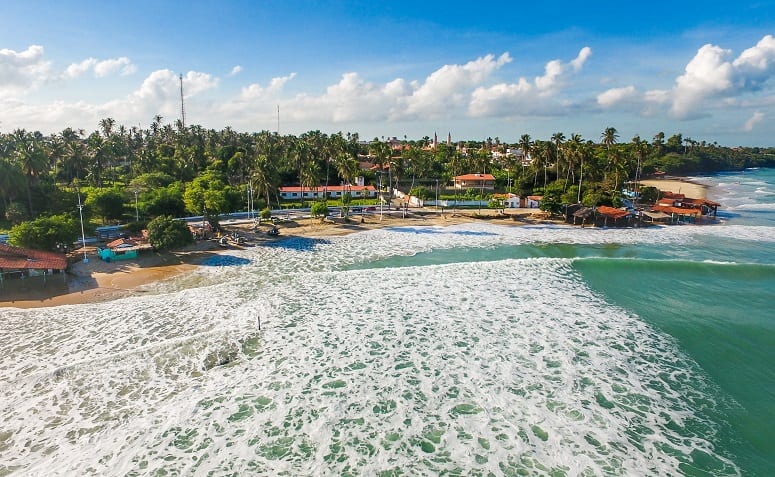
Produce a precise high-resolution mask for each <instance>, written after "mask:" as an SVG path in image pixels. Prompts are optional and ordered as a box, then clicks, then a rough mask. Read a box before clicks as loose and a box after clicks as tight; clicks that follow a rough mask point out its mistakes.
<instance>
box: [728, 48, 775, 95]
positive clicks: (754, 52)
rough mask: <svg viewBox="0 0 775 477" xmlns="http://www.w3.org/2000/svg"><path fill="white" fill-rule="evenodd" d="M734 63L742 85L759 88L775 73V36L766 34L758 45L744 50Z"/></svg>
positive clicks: (747, 87)
mask: <svg viewBox="0 0 775 477" xmlns="http://www.w3.org/2000/svg"><path fill="white" fill-rule="evenodd" d="M732 65H733V66H734V68H735V69H736V70H737V72H738V82H739V84H740V86H741V87H743V88H746V89H752V90H756V89H759V88H760V87H761V86H762V85H763V83H765V82H766V81H767V80H769V79H770V78H772V76H773V74H775V38H774V37H773V36H772V35H766V36H765V37H764V38H762V39H761V40H759V43H757V44H756V46H754V47H751V48H748V49H747V50H745V51H743V52H742V53H741V54H740V56H739V57H737V59H735V61H734V62H733V63H732Z"/></svg>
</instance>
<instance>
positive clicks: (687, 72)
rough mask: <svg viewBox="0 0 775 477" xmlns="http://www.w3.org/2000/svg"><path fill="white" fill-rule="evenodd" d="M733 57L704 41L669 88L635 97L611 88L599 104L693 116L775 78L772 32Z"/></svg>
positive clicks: (733, 101)
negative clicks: (635, 107) (638, 107)
mask: <svg viewBox="0 0 775 477" xmlns="http://www.w3.org/2000/svg"><path fill="white" fill-rule="evenodd" d="M732 57H733V52H732V51H731V50H728V49H724V48H721V47H720V46H717V45H712V44H706V45H703V46H702V47H700V48H699V49H698V50H697V53H696V54H695V55H694V57H693V58H692V59H691V60H689V62H688V63H687V64H686V67H685V68H684V72H683V74H681V75H680V76H678V77H677V78H676V79H675V84H674V85H673V87H672V89H653V90H648V91H646V92H645V93H643V94H642V95H639V94H637V91H636V90H635V89H634V87H632V86H628V87H624V88H613V89H609V90H608V91H605V92H604V93H601V94H600V95H598V97H597V100H598V105H600V106H601V107H603V108H619V109H626V107H627V106H632V105H639V106H640V108H641V112H642V113H643V114H644V115H651V114H656V113H657V112H662V113H667V114H668V115H670V116H671V117H674V118H677V119H696V118H699V117H702V116H704V115H707V114H708V110H709V109H711V108H714V107H723V106H729V105H734V104H740V98H741V97H744V95H746V94H750V93H755V92H757V91H760V90H762V89H763V88H765V87H766V86H767V85H768V84H770V83H771V82H772V79H773V77H775V38H773V36H772V35H766V36H765V37H763V38H762V39H761V40H760V41H759V42H758V43H757V44H756V45H755V46H753V47H751V48H748V49H746V50H745V51H743V52H742V53H741V54H740V55H739V56H738V57H737V58H734V59H733V58H732ZM630 88H632V89H630ZM754 104H755V102H754ZM749 105H750V102H749Z"/></svg>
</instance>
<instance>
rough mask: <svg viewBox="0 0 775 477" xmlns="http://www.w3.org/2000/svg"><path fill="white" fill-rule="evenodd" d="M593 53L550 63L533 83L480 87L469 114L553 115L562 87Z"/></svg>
mask: <svg viewBox="0 0 775 477" xmlns="http://www.w3.org/2000/svg"><path fill="white" fill-rule="evenodd" d="M591 54H592V49H591V48H589V47H586V46H585V47H584V48H582V49H581V50H580V51H579V54H578V55H577V56H576V58H574V59H573V60H571V61H569V62H567V63H563V62H562V61H560V60H552V61H549V62H548V63H547V64H546V66H545V67H544V74H543V76H537V77H536V78H535V79H534V80H533V82H530V81H528V80H527V79H525V78H519V80H517V82H516V83H500V84H496V85H493V86H489V87H486V86H480V87H478V88H476V89H475V90H474V91H473V93H472V95H471V102H470V104H469V108H468V111H469V113H470V114H471V115H473V116H479V117H481V116H509V115H515V114H520V115H524V114H536V113H538V114H554V112H556V111H557V109H558V107H559V106H560V105H559V104H558V103H557V102H554V101H553V100H552V99H553V97H555V96H556V95H557V94H558V93H559V92H560V91H561V90H562V89H563V88H564V87H565V86H566V83H567V81H568V78H569V77H570V75H571V74H572V73H576V72H578V71H580V70H581V68H582V67H583V66H584V63H585V62H586V61H587V58H589V56H590V55H591Z"/></svg>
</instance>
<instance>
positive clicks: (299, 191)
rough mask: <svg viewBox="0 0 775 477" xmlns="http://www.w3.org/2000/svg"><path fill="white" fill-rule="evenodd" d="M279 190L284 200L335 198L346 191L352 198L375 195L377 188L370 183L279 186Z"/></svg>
mask: <svg viewBox="0 0 775 477" xmlns="http://www.w3.org/2000/svg"><path fill="white" fill-rule="evenodd" d="M279 191H280V197H282V198H283V199H285V200H293V199H323V198H332V199H337V198H340V197H342V196H343V195H344V194H346V193H348V192H349V193H350V195H351V196H352V197H353V198H354V199H357V198H359V197H368V198H374V197H377V189H375V188H374V186H371V185H368V186H364V185H336V186H335V185H330V186H328V187H326V186H318V187H315V188H312V189H311V188H309V187H300V186H285V187H280V189H279Z"/></svg>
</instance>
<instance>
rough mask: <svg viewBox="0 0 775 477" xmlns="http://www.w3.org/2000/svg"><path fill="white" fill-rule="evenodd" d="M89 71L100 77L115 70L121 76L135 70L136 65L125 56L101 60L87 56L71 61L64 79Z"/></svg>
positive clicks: (79, 75) (76, 76)
mask: <svg viewBox="0 0 775 477" xmlns="http://www.w3.org/2000/svg"><path fill="white" fill-rule="evenodd" d="M89 71H93V72H94V76H95V77H97V78H102V77H104V76H108V75H110V74H113V73H116V72H118V73H119V74H120V75H121V76H127V75H131V74H132V73H134V72H136V71H137V67H136V66H135V65H133V64H132V62H131V61H130V60H129V58H127V57H125V56H122V57H121V58H113V59H108V60H102V61H100V60H97V59H96V58H87V59H85V60H83V61H81V62H80V63H73V64H71V65H70V66H68V67H67V69H66V70H65V73H64V75H63V76H64V77H65V78H66V79H74V78H79V77H81V76H82V75H83V74H85V73H87V72H89Z"/></svg>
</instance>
